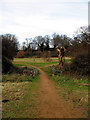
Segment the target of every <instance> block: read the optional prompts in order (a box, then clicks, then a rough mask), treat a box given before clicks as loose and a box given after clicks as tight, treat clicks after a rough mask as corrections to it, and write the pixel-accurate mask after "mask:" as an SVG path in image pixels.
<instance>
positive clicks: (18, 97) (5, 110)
mask: <svg viewBox="0 0 90 120" xmlns="http://www.w3.org/2000/svg"><path fill="white" fill-rule="evenodd" d="M15 77H16V75H15ZM17 77H18V75H17ZM6 78H7V77H6ZM8 78H9V79H12V75H11V76H8ZM13 79H17V78H14V77H13ZM18 79H19V78H18ZM32 79H33V80H32V82H30V81H29V82H28V81H27V80H26V77H23V82H13V83H11V82H4V83H2V86H3V87H2V100H9V101H8V102H6V103H4V102H3V107H2V117H3V118H33V117H34V118H35V117H36V116H38V112H39V111H38V108H37V104H38V102H37V97H38V95H39V77H38V76H36V77H34V78H32Z"/></svg>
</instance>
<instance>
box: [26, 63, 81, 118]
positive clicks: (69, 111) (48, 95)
mask: <svg viewBox="0 0 90 120" xmlns="http://www.w3.org/2000/svg"><path fill="white" fill-rule="evenodd" d="M25 65H27V66H32V65H28V64H25ZM32 67H35V66H32ZM35 68H37V69H38V70H39V72H40V96H39V98H38V100H39V102H40V104H39V106H38V109H39V115H38V116H37V117H38V118H82V116H81V112H80V111H78V110H76V109H74V108H73V106H72V104H69V103H67V101H65V100H63V99H62V97H60V96H59V95H58V94H57V92H56V89H55V86H54V83H53V81H51V80H50V79H49V78H48V76H47V74H46V73H45V72H44V71H43V70H41V69H40V68H39V67H35Z"/></svg>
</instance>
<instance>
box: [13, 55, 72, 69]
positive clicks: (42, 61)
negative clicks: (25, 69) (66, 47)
mask: <svg viewBox="0 0 90 120" xmlns="http://www.w3.org/2000/svg"><path fill="white" fill-rule="evenodd" d="M65 62H66V63H70V62H71V58H69V57H66V58H65ZM23 63H24V66H25V63H26V64H29V65H34V66H37V67H42V66H46V65H56V64H58V58H51V59H50V61H49V62H47V61H45V59H43V58H35V61H33V58H15V59H14V62H13V64H14V65H16V66H23Z"/></svg>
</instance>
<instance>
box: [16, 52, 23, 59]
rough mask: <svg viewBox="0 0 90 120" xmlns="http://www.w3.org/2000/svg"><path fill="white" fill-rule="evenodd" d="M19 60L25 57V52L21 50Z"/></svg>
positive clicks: (18, 54)
mask: <svg viewBox="0 0 90 120" xmlns="http://www.w3.org/2000/svg"><path fill="white" fill-rule="evenodd" d="M16 57H17V58H24V57H25V52H24V51H23V50H20V51H19V52H18V53H17V55H16Z"/></svg>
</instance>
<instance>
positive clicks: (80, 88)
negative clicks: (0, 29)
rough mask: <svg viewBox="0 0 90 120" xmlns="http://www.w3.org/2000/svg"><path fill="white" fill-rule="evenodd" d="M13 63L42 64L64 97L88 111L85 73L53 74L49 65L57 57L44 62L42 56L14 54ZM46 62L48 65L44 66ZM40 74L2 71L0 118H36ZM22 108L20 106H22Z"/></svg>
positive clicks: (55, 62)
mask: <svg viewBox="0 0 90 120" xmlns="http://www.w3.org/2000/svg"><path fill="white" fill-rule="evenodd" d="M65 62H66V63H70V62H71V58H68V57H66V58H65ZM13 64H14V65H15V66H21V67H22V66H28V65H34V66H36V67H41V68H42V70H44V71H45V72H46V73H47V74H48V76H49V78H50V79H51V80H53V81H54V83H55V87H56V90H57V93H58V94H59V95H60V96H62V98H63V99H65V100H66V101H69V102H71V103H72V104H73V105H74V107H78V108H80V109H82V110H83V113H84V114H85V115H87V111H88V110H87V109H88V86H87V84H88V79H87V78H86V77H79V78H77V76H69V75H61V76H60V75H54V74H53V75H52V74H51V68H50V67H48V66H49V65H57V64H58V58H51V61H49V62H46V61H45V60H44V59H43V58H35V62H33V58H15V59H14V61H13ZM45 66H47V67H45ZM39 82H40V81H39V76H38V75H36V76H35V77H30V76H27V75H19V74H11V75H10V74H6V75H3V83H2V89H3V96H2V98H3V100H7V102H3V114H2V115H3V118H16V117H17V118H35V117H36V116H38V114H39V111H38V108H37V104H40V103H39V101H38V100H37V98H38V96H39ZM21 108H22V109H21Z"/></svg>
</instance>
